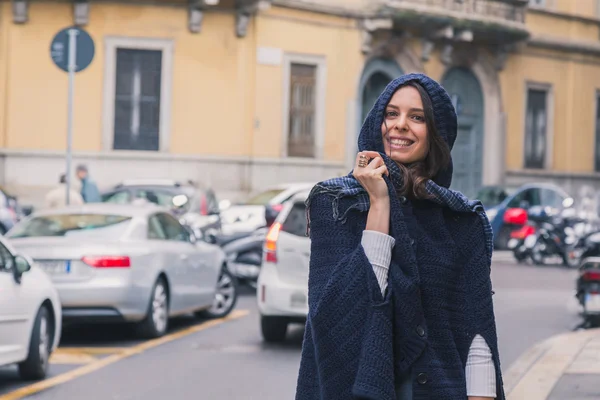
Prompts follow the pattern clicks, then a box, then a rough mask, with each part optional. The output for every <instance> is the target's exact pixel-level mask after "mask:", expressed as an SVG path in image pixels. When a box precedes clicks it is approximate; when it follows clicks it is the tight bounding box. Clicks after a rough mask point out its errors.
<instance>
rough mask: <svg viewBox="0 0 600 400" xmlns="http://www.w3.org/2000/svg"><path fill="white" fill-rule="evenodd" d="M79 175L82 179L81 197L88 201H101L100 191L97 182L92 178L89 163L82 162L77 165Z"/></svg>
mask: <svg viewBox="0 0 600 400" xmlns="http://www.w3.org/2000/svg"><path fill="white" fill-rule="evenodd" d="M76 171H77V177H78V178H79V180H80V181H81V197H83V200H84V201H85V202H86V203H99V202H100V192H99V191H98V186H96V182H94V181H93V180H92V178H90V174H89V172H88V168H87V165H84V164H80V165H78V166H77V169H76Z"/></svg>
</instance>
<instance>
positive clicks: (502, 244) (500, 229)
mask: <svg viewBox="0 0 600 400" xmlns="http://www.w3.org/2000/svg"><path fill="white" fill-rule="evenodd" d="M476 198H477V199H478V200H480V201H481V202H482V203H483V206H484V207H485V211H486V214H487V216H488V218H489V220H490V224H491V225H492V230H493V231H494V238H495V241H494V246H495V247H496V248H497V249H506V248H507V246H508V241H509V240H510V234H511V232H512V231H513V230H517V229H521V228H522V226H511V225H507V224H506V223H505V219H504V214H505V213H506V211H507V210H508V209H511V208H522V209H524V210H525V211H528V210H529V209H530V208H531V207H533V206H543V207H550V208H552V209H556V210H560V209H562V208H563V207H570V206H572V204H573V198H572V197H571V196H569V194H568V193H567V192H566V191H564V190H563V189H562V188H560V187H559V186H556V185H553V184H549V183H534V184H527V185H523V186H520V187H514V186H486V187H484V188H482V189H481V190H480V191H479V192H478V194H477V196H476Z"/></svg>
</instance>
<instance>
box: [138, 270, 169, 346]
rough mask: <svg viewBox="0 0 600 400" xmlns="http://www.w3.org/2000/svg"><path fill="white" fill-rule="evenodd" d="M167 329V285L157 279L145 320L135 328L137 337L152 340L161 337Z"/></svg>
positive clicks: (160, 279) (161, 279) (162, 280)
mask: <svg viewBox="0 0 600 400" xmlns="http://www.w3.org/2000/svg"><path fill="white" fill-rule="evenodd" d="M168 327H169V291H168V289H167V283H166V282H165V280H164V279H163V278H159V279H158V280H157V281H156V283H155V284H154V288H153V289H152V295H151V296H150V304H148V313H147V314H146V318H145V319H144V320H143V321H142V322H140V324H139V325H138V326H137V329H138V335H139V336H141V337H143V338H146V339H153V338H157V337H161V336H163V335H164V334H165V333H166V332H167V328H168Z"/></svg>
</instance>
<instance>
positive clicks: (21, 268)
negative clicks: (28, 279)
mask: <svg viewBox="0 0 600 400" xmlns="http://www.w3.org/2000/svg"><path fill="white" fill-rule="evenodd" d="M14 261H15V264H14V268H13V274H14V276H15V280H16V281H17V283H20V282H21V277H22V276H23V274H24V273H25V272H27V271H29V270H31V264H30V263H29V260H27V259H26V258H25V257H23V256H21V255H16V256H15V258H14Z"/></svg>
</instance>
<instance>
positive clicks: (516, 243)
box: [508, 222, 537, 263]
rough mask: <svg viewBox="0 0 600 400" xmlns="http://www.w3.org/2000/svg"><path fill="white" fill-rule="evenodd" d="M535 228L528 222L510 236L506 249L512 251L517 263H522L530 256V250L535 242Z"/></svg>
mask: <svg viewBox="0 0 600 400" xmlns="http://www.w3.org/2000/svg"><path fill="white" fill-rule="evenodd" d="M535 232H536V227H535V225H534V224H533V223H531V222H528V223H526V224H525V225H523V227H522V228H521V229H519V230H517V231H513V232H511V234H510V240H509V241H508V249H509V250H512V252H513V255H514V256H515V259H516V260H517V262H519V263H522V262H524V261H526V260H527V259H528V258H529V257H530V256H531V249H532V248H533V245H534V244H535V242H536V239H537V238H536V236H535Z"/></svg>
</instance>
